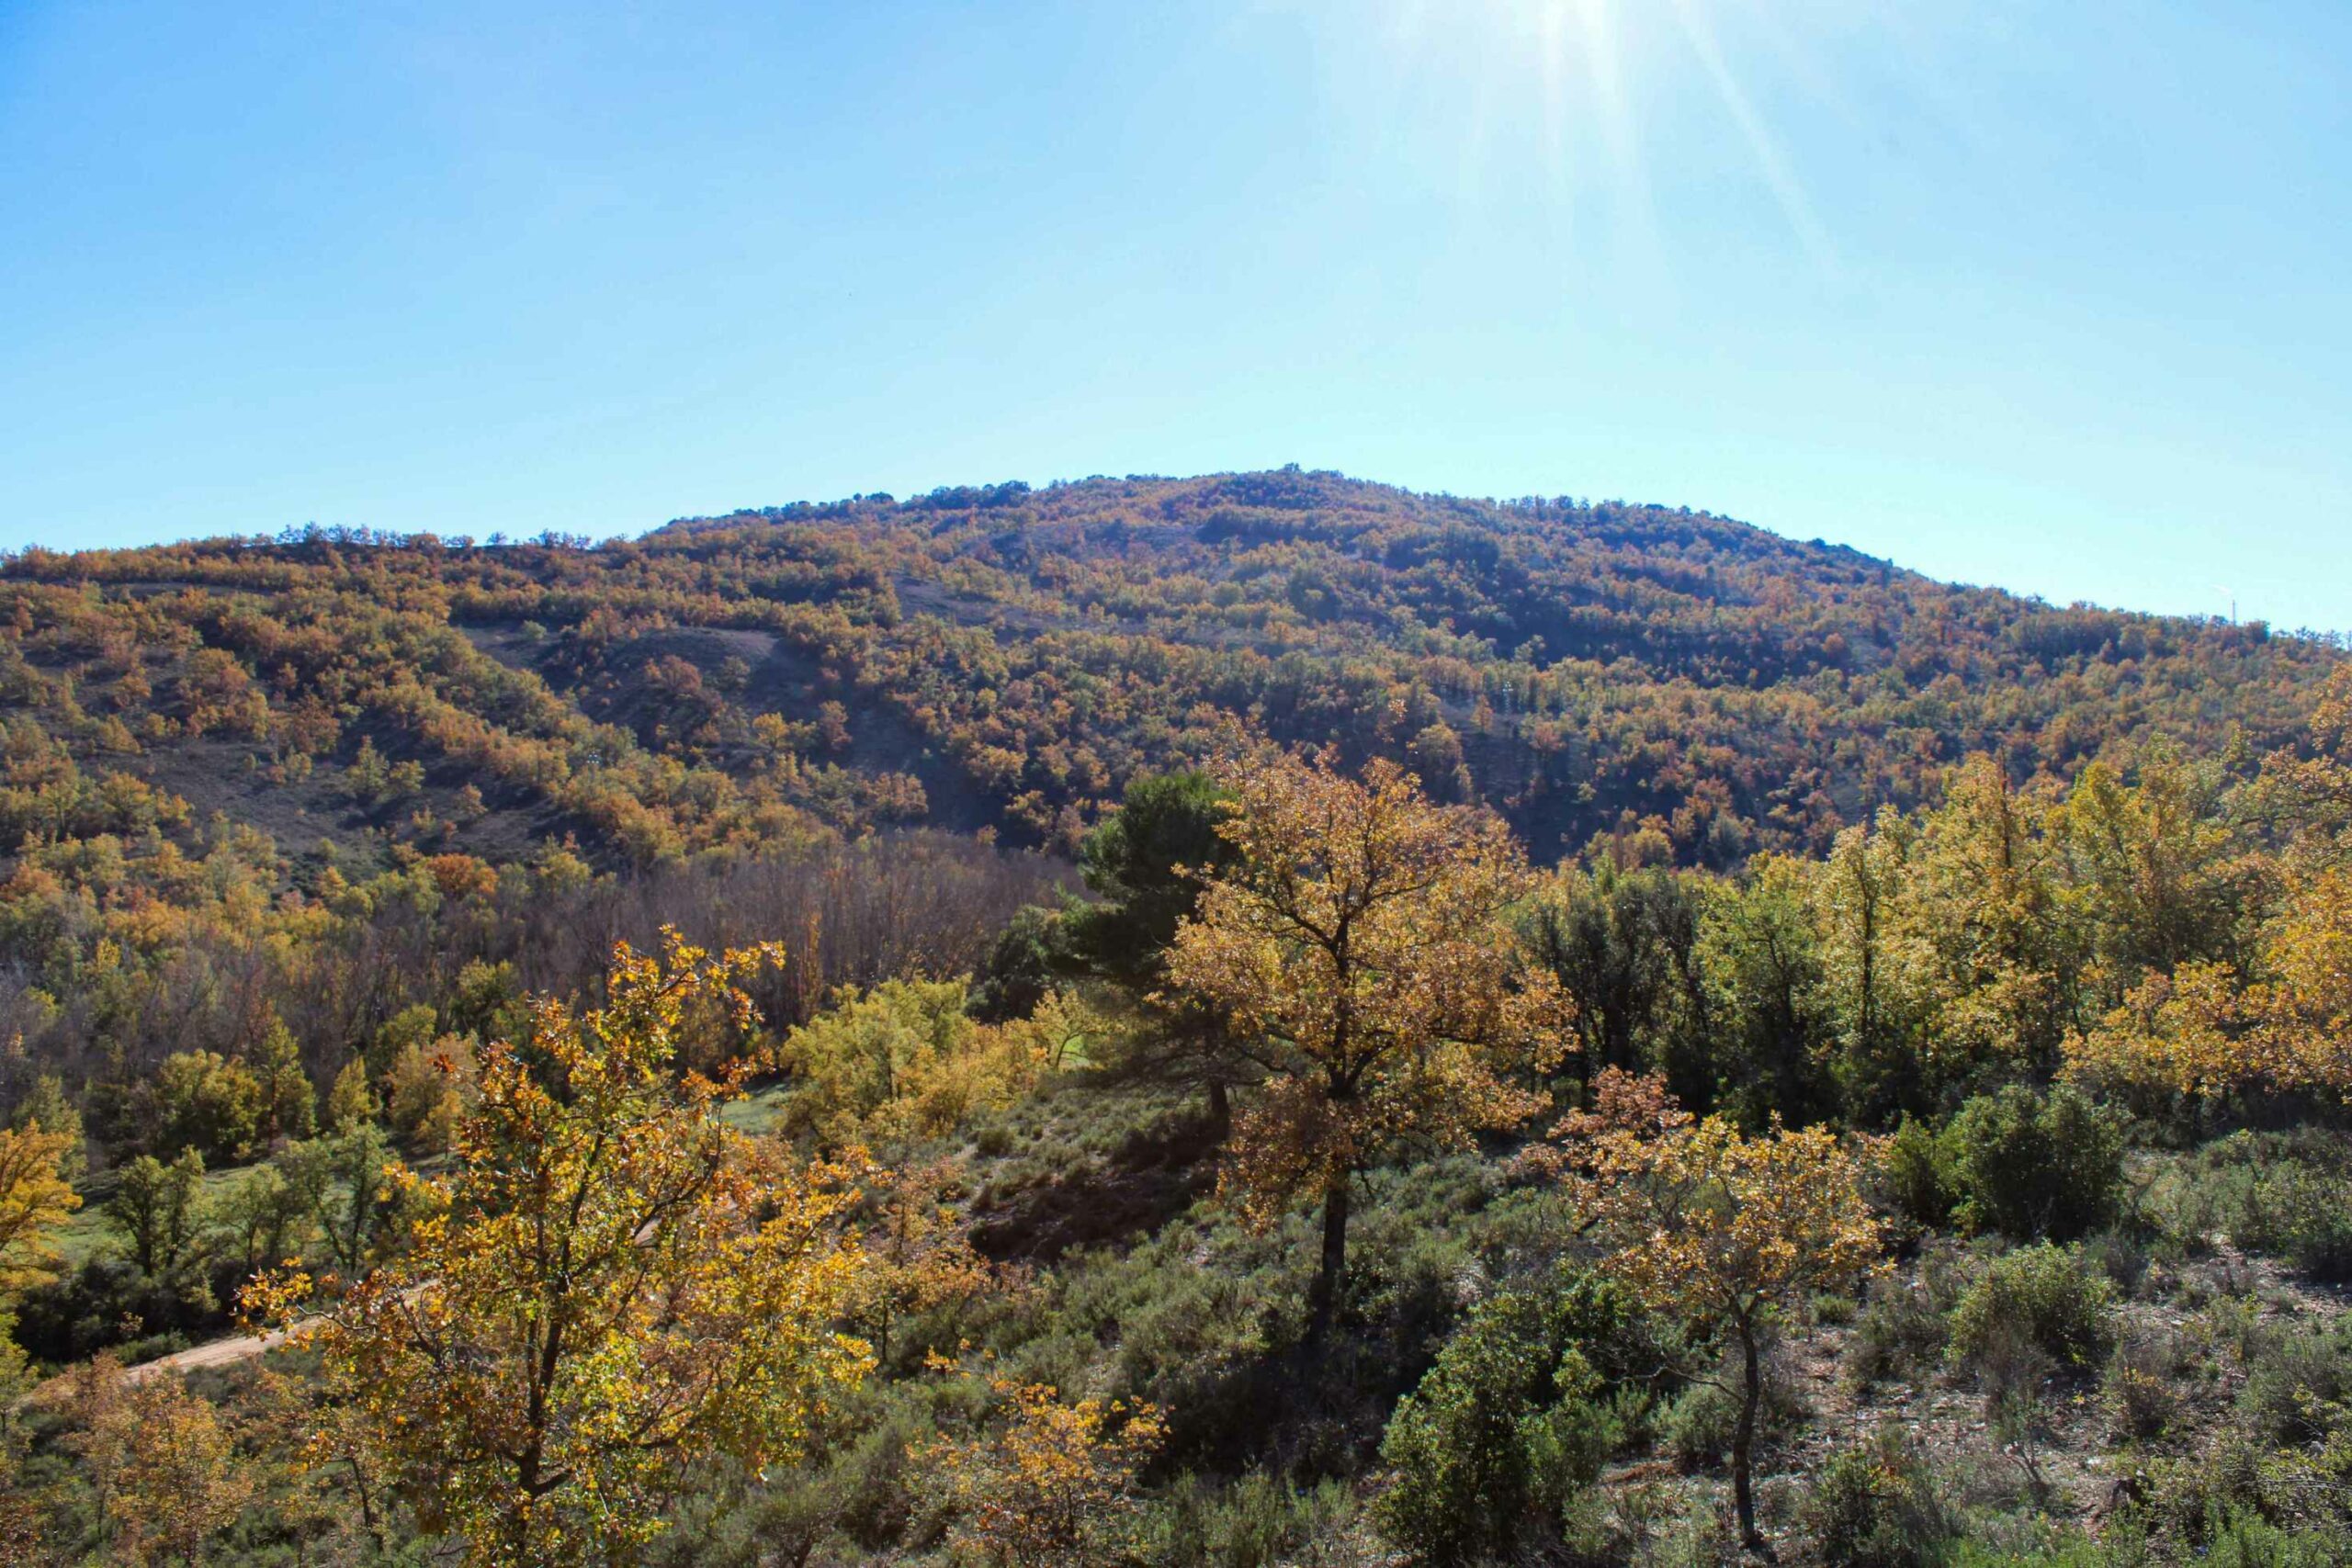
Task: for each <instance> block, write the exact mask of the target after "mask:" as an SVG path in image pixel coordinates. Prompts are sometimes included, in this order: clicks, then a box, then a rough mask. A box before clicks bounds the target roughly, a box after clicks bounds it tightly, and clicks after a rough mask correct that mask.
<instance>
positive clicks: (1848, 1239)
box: [1561, 1069, 1883, 1546]
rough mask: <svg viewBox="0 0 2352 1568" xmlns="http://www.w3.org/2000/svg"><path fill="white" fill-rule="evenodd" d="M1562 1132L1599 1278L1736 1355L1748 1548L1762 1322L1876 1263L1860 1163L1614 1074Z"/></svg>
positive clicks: (1742, 1515)
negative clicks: (1596, 1238)
mask: <svg viewBox="0 0 2352 1568" xmlns="http://www.w3.org/2000/svg"><path fill="white" fill-rule="evenodd" d="M1561 1134H1562V1137H1563V1140H1564V1143H1565V1145H1566V1161H1567V1164H1568V1168H1569V1169H1570V1170H1571V1171H1572V1172H1573V1173H1574V1175H1573V1176H1572V1184H1573V1189H1574V1190H1576V1191H1577V1195H1578V1197H1579V1199H1580V1200H1581V1201H1582V1202H1583V1203H1584V1204H1585V1205H1586V1206H1587V1208H1588V1210H1589V1212H1590V1213H1591V1214H1592V1215H1593V1217H1594V1219H1595V1220H1596V1222H1597V1223H1598V1225H1599V1227H1600V1230H1601V1233H1602V1234H1603V1235H1606V1236H1607V1237H1608V1238H1609V1239H1610V1242H1611V1248H1612V1249H1611V1252H1610V1254H1609V1256H1608V1258H1607V1264H1608V1267H1609V1269H1611V1272H1613V1273H1614V1274H1616V1275H1617V1276H1618V1277H1619V1278H1620V1279H1622V1280H1623V1281H1624V1282H1625V1283H1626V1285H1627V1286H1628V1287H1630V1288H1631V1289H1632V1290H1633V1291H1634V1293H1635V1294H1637V1295H1639V1296H1640V1297H1641V1298H1642V1299H1643V1300H1644V1301H1645V1302H1647V1303H1649V1304H1650V1305H1651V1306H1653V1307H1655V1308H1657V1310H1659V1311H1662V1312H1668V1313H1671V1314H1676V1315H1678V1316H1680V1317H1683V1318H1685V1319H1686V1320H1690V1321H1692V1322H1694V1323H1697V1324H1700V1325H1709V1326H1713V1327H1717V1328H1720V1329H1721V1330H1722V1331H1723V1332H1724V1334H1726V1335H1727V1336H1728V1337H1729V1338H1730V1340H1731V1342H1732V1345H1733V1346H1734V1348H1736V1350H1737V1352H1738V1356H1739V1371H1738V1376H1737V1379H1736V1382H1735V1383H1734V1384H1733V1385H1732V1386H1731V1388H1730V1392H1731V1393H1733V1394H1734V1395H1735V1397H1736V1398H1737V1400H1738V1401H1739V1417H1738V1422H1737V1425H1736V1427H1735V1428H1734V1431H1733V1436H1732V1490H1733V1495H1734V1498H1735V1501H1736V1506H1737V1508H1738V1513H1739V1530H1740V1538H1741V1540H1743V1541H1745V1542H1746V1543H1747V1544H1748V1545H1751V1546H1753V1545H1756V1544H1758V1542H1759V1541H1760V1540H1761V1538H1760V1537H1759V1536H1758V1533H1757V1529H1756V1499H1755V1494H1754V1490H1753V1462H1752V1461H1753V1456H1754V1452H1755V1442H1756V1424H1757V1415H1758V1409H1759V1407H1760V1405H1761V1404H1762V1398H1763V1378H1762V1367H1761V1359H1762V1349H1763V1344H1764V1337H1765V1334H1766V1332H1767V1330H1768V1328H1769V1326H1770V1314H1772V1313H1773V1312H1774V1311H1775V1310H1776V1309H1778V1308H1782V1307H1785V1306H1787V1305H1788V1304H1790V1303H1792V1302H1795V1301H1797V1300H1800V1299H1802V1298H1803V1297H1804V1296H1806V1295H1809V1294H1811V1293H1813V1292H1819V1291H1827V1290H1835V1289H1838V1288H1840V1287H1843V1286H1846V1285H1849V1284H1850V1283H1852V1282H1853V1281H1854V1280H1856V1279H1857V1278H1858V1277H1859V1276H1860V1275H1862V1274H1863V1273H1865V1272H1866V1271H1868V1270H1869V1269H1871V1268H1872V1267H1873V1266H1874V1265H1875V1264H1876V1263H1877V1261H1878V1259H1879V1258H1880V1255H1881V1252H1882V1250H1883V1238H1882V1235H1881V1234H1880V1225H1879V1222H1878V1219H1877V1217H1876V1216H1875V1215H1874V1214H1873V1213H1871V1206H1870V1202H1869V1201H1868V1199H1867V1198H1866V1197H1865V1195H1864V1192H1863V1185H1862V1182H1863V1177H1864V1175H1865V1171H1866V1160H1867V1157H1868V1156H1867V1155H1866V1154H1862V1153H1857V1152H1856V1151H1854V1150H1852V1149H1849V1148H1847V1147H1844V1146H1841V1145H1839V1143H1838V1139H1837V1138H1836V1137H1834V1136H1833V1135H1832V1134H1829V1133H1828V1132H1827V1131H1826V1130H1825V1129H1822V1128H1818V1127H1808V1128H1802V1129H1791V1128H1787V1127H1783V1126H1781V1125H1780V1124H1779V1122H1778V1121H1777V1119H1776V1120H1775V1122H1774V1123H1773V1125H1772V1126H1771V1128H1770V1130H1769V1131H1768V1132H1765V1133H1763V1134H1758V1135H1756V1136H1753V1137H1751V1136H1748V1135H1746V1134H1742V1133H1741V1131H1740V1130H1739V1128H1738V1126H1737V1125H1736V1124H1735V1123H1734V1122H1731V1121H1729V1120H1727V1119H1726V1118H1724V1117H1721V1116H1710V1117H1708V1118H1706V1119H1705V1120H1704V1121H1701V1122H1693V1121H1692V1120H1691V1117H1690V1115H1689V1114H1688V1113H1687V1112H1685V1111H1682V1110H1681V1109H1680V1108H1679V1106H1677V1105H1676V1104H1675V1103H1674V1101H1673V1100H1672V1098H1671V1097H1670V1096H1668V1095H1667V1094H1666V1092H1665V1089H1664V1086H1663V1085H1661V1084H1660V1083H1659V1082H1658V1081H1657V1079H1655V1078H1647V1079H1645V1078H1635V1077H1632V1076H1630V1075H1627V1074H1623V1073H1619V1072H1616V1071H1614V1070H1613V1069H1612V1070H1611V1072H1609V1073H1605V1074H1603V1075H1602V1077H1601V1078H1600V1080H1599V1081H1598V1082H1597V1084H1596V1097H1595V1107H1594V1109H1593V1110H1592V1111H1589V1112H1582V1113H1579V1114H1577V1115H1575V1116H1571V1117H1570V1118H1568V1120H1567V1121H1566V1122H1564V1123H1563V1125H1562V1128H1561Z"/></svg>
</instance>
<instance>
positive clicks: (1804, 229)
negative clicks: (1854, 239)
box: [1670, 0, 1840, 276]
mask: <svg viewBox="0 0 2352 1568" xmlns="http://www.w3.org/2000/svg"><path fill="white" fill-rule="evenodd" d="M1670 9H1671V10H1672V11H1673V13H1674V19H1675V23H1676V25H1677V26H1678V27H1679V28H1680V29H1681V32H1682V36H1683V39H1684V40H1685V41H1686V42H1688V43H1689V44H1690V46H1691V52H1692V53H1693V54H1695V55H1696V56H1697V57H1698V60H1699V63H1700V64H1701V65H1702V66H1703V67H1704V68H1705V69H1706V73H1707V75H1708V77H1709V78H1710V79H1711V80H1712V81H1713V84H1714V87H1715V92H1716V94H1717V96H1720V97H1721V98H1722V99H1723V104H1724V111H1725V112H1726V113H1728V114H1729V115H1730V116H1731V117H1732V119H1733V121H1734V122H1735V123H1736V124H1737V125H1738V127H1739V131H1740V134H1741V135H1742V136H1744V137H1746V138H1747V147H1748V151H1749V152H1751V153H1752V154H1753V155H1754V156H1755V159H1756V165H1757V169H1758V172H1759V173H1761V174H1762V175H1763V176H1764V183H1765V185H1766V186H1769V187H1770V190H1771V192H1772V195H1773V197H1774V199H1776V200H1777V201H1779V202H1780V204H1781V213H1782V215H1783V216H1785V217H1786V218H1787V219H1788V220H1789V227H1790V228H1791V229H1792V230H1794V231H1795V232H1796V236H1797V238H1798V240H1799V241H1800V242H1802V243H1804V247H1805V249H1806V250H1807V251H1809V252H1810V253H1812V255H1813V258H1814V261H1815V265H1818V266H1820V267H1821V268H1822V270H1824V271H1825V272H1827V273H1829V274H1831V275H1833V276H1835V275H1836V274H1838V272H1839V270H1840V268H1839V266H1838V253H1837V250H1836V248H1835V247H1834V246H1832V245H1831V244H1830V243H1829V233H1828V231H1826V229H1824V228H1823V227H1822V225H1821V220H1819V219H1818V218H1816V217H1815V215H1814V211H1813V204H1812V202H1811V201H1810V200H1808V199H1807V198H1806V197H1805V193H1804V186H1803V184H1801V183H1800V182H1799V181H1798V179H1797V176H1796V172H1795V171H1794V170H1793V169H1792V168H1791V167H1790V166H1789V161H1788V159H1787V158H1786V157H1785V156H1784V155H1783V154H1782V153H1781V146H1780V142H1779V141H1777V140H1775V139H1774V137H1773V135H1772V132H1771V129H1770V127H1769V126H1767V125H1766V124H1765V123H1764V118H1763V116H1761V115H1759V114H1758V113H1757V112H1756V106H1755V105H1754V104H1752V103H1750V102H1749V101H1748V97H1747V90H1746V89H1745V88H1743V87H1742V86H1741V85H1739V78H1738V77H1737V76H1736V75H1735V74H1733V73H1732V69H1731V65H1730V62H1727V61H1726V60H1724V52H1723V49H1722V47H1721V45H1720V44H1719V43H1718V42H1717V40H1716V38H1715V31H1714V27H1713V23H1712V22H1710V21H1709V20H1708V17H1707V15H1706V13H1705V11H1704V10H1702V8H1701V7H1700V6H1698V5H1697V4H1696V3H1695V0H1671V6H1670Z"/></svg>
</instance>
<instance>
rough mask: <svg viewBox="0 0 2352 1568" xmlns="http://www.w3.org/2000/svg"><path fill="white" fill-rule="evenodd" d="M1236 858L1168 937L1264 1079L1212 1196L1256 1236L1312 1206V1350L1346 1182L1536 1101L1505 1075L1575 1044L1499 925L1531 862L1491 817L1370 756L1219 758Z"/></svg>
mask: <svg viewBox="0 0 2352 1568" xmlns="http://www.w3.org/2000/svg"><path fill="white" fill-rule="evenodd" d="M1225 783H1226V785H1227V789H1228V790H1229V791H1230V792H1231V795H1232V805H1231V807H1230V808H1229V811H1228V815H1227V819H1226V821H1225V822H1224V824H1223V825H1222V829H1221V831H1222V832H1223V833H1224V835H1225V837H1226V838H1227V840H1228V841H1229V842H1230V843H1231V844H1232V846H1233V849H1234V852H1235V855H1234V863H1233V864H1232V865H1231V867H1230V868H1229V869H1227V871H1225V872H1224V873H1222V874H1219V875H1217V876H1216V877H1215V878H1213V879H1211V880H1210V882H1209V883H1208V886H1206V888H1205V889H1204V891H1203V892H1202V894H1201V897H1200V902H1199V905H1198V908H1197V910H1196V912H1195V913H1194V914H1193V916H1192V917H1190V918H1188V919H1185V920H1184V921H1183V922H1182V924H1181V925H1180V926H1179V927H1178V928H1177V932H1176V939H1175V943H1174V945H1173V947H1172V948H1171V949H1170V953H1169V957H1168V978H1169V983H1170V987H1172V988H1174V989H1176V990H1178V991H1181V992H1184V993H1189V994H1191V995H1192V996H1194V997H1197V998H1202V999H1203V1000H1204V1001H1206V1002H1207V1003H1209V1004H1211V1005H1213V1006H1214V1007H1216V1009H1217V1010H1219V1011H1220V1012H1221V1013H1223V1014H1224V1015H1225V1017H1226V1018H1227V1020H1228V1021H1229V1022H1230V1026H1231V1028H1232V1030H1233V1031H1234V1033H1235V1037H1236V1038H1237V1039H1238V1040H1239V1041H1241V1042H1243V1043H1245V1045H1246V1046H1247V1048H1249V1049H1250V1050H1251V1051H1252V1053H1253V1055H1256V1056H1257V1057H1258V1059H1259V1062H1260V1065H1261V1067H1262V1068H1263V1070H1264V1073H1265V1075H1266V1076H1265V1081H1264V1084H1263V1086H1262V1088H1261V1090H1260V1092H1259V1093H1258V1094H1257V1096H1256V1097H1255V1099H1254V1102H1253V1103H1251V1104H1250V1106H1249V1107H1248V1109H1247V1110H1246V1111H1244V1112H1243V1113H1242V1115H1241V1116H1240V1118H1239V1119H1238V1122H1237V1124H1236V1127H1235V1133H1234V1139H1233V1144H1232V1147H1231V1150H1230V1156H1229V1159H1228V1162H1227V1168H1226V1170H1225V1173H1224V1178H1223V1180H1224V1183H1225V1185H1226V1188H1227V1190H1228V1192H1230V1193H1231V1194H1233V1195H1235V1196H1237V1197H1238V1199H1239V1201H1240V1202H1241V1205H1242V1208H1243V1212H1244V1213H1245V1214H1247V1215H1248V1216H1249V1217H1250V1218H1251V1219H1252V1220H1253V1221H1255V1222H1257V1223H1260V1224H1271V1223H1272V1222H1273V1221H1274V1220H1275V1219H1276V1218H1277V1217H1279V1216H1280V1215H1281V1214H1283V1213H1286V1212H1288V1211H1289V1210H1290V1209H1291V1208H1293V1207H1294V1206H1295V1204H1297V1203H1298V1202H1300V1201H1303V1200H1304V1201H1316V1202H1319V1203H1320V1204H1321V1205H1322V1210H1323V1245H1322V1253H1321V1258H1320V1262H1319V1265H1318V1268H1317V1273H1316V1277H1315V1283H1314V1287H1313V1291H1312V1293H1311V1295H1310V1297H1309V1301H1308V1308H1309V1311H1308V1319H1309V1321H1308V1330H1307V1336H1308V1339H1309V1342H1310V1343H1312V1342H1317V1341H1319V1340H1320V1339H1321V1337H1322V1336H1323V1334H1324V1333H1325V1331H1326V1330H1327V1329H1328V1328H1329V1324H1330V1319H1331V1313H1332V1307H1333V1303H1334V1302H1335V1300H1336V1298H1337V1293H1338V1291H1339V1287H1340V1282H1341V1280H1342V1278H1343V1277H1344V1275H1345V1272H1346V1268H1347V1240H1348V1209H1349V1201H1350V1184H1351V1182H1352V1181H1353V1180H1354V1179H1356V1177H1357V1176H1358V1175H1359V1174H1360V1173H1362V1172H1364V1171H1366V1170H1369V1169H1371V1168H1374V1167H1375V1166H1376V1165H1378V1164H1379V1163H1381V1162H1382V1161H1384V1160H1386V1159H1389V1158H1391V1157H1393V1156H1396V1155H1397V1154H1398V1153H1399V1152H1400V1151H1403V1150H1406V1149H1408V1148H1412V1147H1417V1146H1418V1147H1421V1148H1442V1147H1449V1146H1459V1145H1463V1144H1464V1143H1466V1142H1467V1141H1468V1140H1469V1139H1470V1137H1471V1136H1472V1135H1473V1134H1476V1133H1477V1132H1479V1131H1481V1130H1483V1129H1490V1128H1500V1127H1508V1126H1511V1125H1514V1124H1516V1123H1518V1122H1522V1121H1524V1120H1525V1119H1526V1118H1527V1117H1528V1116H1530V1115H1532V1114H1533V1113H1534V1111H1536V1109H1537V1108H1538V1107H1539V1105H1540V1104H1541V1103H1542V1101H1541V1100H1540V1099H1539V1098H1538V1097H1537V1096H1536V1095H1535V1094H1534V1093H1532V1091H1531V1090H1530V1089H1526V1088H1525V1087H1522V1086H1521V1084H1515V1083H1514V1082H1512V1081H1511V1079H1512V1075H1513V1073H1514V1070H1515V1069H1517V1068H1520V1067H1521V1066H1532V1065H1535V1064H1537V1063H1539V1062H1540V1063H1548V1061H1549V1059H1551V1058H1552V1057H1554V1056H1555V1055H1557V1054H1558V1053H1559V1052H1561V1051H1563V1050H1565V1049H1566V1048H1567V1046H1568V1044H1569V1043H1568V1041H1567V1040H1566V1037H1565V1030H1566V1025H1567V1022H1568V1012H1569V1009H1568V1005H1567V1002H1566V998H1565V995H1564V993H1563V992H1562V991H1561V989H1560V987H1559V985H1558V982H1557V981H1556V980H1555V978H1554V977H1553V976H1552V975H1551V974H1550V972H1549V971H1547V970H1544V969H1542V968H1540V967H1538V966H1536V965H1533V964H1530V963H1528V962H1527V960H1526V956H1525V954H1524V953H1523V950H1522V948H1521V944H1520V942H1519V941H1518V938H1517V934H1516V932H1515V931H1514V930H1513V929H1512V925H1511V922H1510V919H1508V911H1509V909H1510V906H1511V904H1512V902H1513V901H1514V900H1515V899H1517V898H1519V897H1521V896H1522V895H1523V894H1524V893H1525V892H1526V891H1527V890H1528V888H1529V886H1530V883H1531V878H1530V875H1529V872H1528V868H1527V863H1526V860H1525V858H1524V857H1523V856H1522V855H1521V852H1520V849H1519V845H1518V844H1517V842H1516V841H1515V840H1513V839H1512V837H1511V835H1510V829H1508V828H1506V827H1505V826H1504V825H1503V823H1502V821H1501V820H1500V819H1499V818H1496V817H1494V816H1493V815H1491V814H1489V813H1487V812H1482V811H1476V810H1472V809H1469V808H1466V807H1441V806H1436V805H1433V804H1431V803H1430V800H1429V799H1428V798H1427V797H1426V796H1424V795H1422V794H1421V792H1420V788H1419V784H1418V782H1417V781H1416V780H1415V779H1414V777H1413V775H1412V774H1410V773H1406V772H1405V771H1404V770H1402V769H1401V768H1398V767H1397V766H1395V765H1394V764H1392V763H1388V762H1385V761H1374V763H1372V764H1371V765H1370V766H1369V767H1368V768H1367V769H1366V770H1365V772H1364V774H1363V778H1362V779H1361V780H1357V779H1351V778H1349V777H1347V776H1346V775H1345V774H1343V773H1341V772H1340V769H1339V767H1338V765H1337V764H1336V762H1335V761H1333V760H1332V759H1331V758H1330V757H1329V756H1324V757H1319V758H1317V759H1314V760H1312V761H1309V760H1306V759H1304V758H1300V757H1295V756H1289V755H1283V754H1279V753H1267V754H1261V755H1257V756H1253V757H1250V758H1247V759H1243V760H1240V761H1235V762H1233V763H1231V764H1230V765H1229V766H1228V767H1227V770H1226V779H1225Z"/></svg>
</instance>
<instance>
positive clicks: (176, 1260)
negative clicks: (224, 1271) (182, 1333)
mask: <svg viewBox="0 0 2352 1568" xmlns="http://www.w3.org/2000/svg"><path fill="white" fill-rule="evenodd" d="M203 1186H204V1156H202V1155H201V1154H199V1153H198V1152H197V1151H196V1150H195V1149H192V1148H189V1149H183V1150H181V1151H180V1155H179V1157H178V1158H177V1159H175V1160H174V1161H172V1162H171V1163H170V1164H169V1165H166V1164H164V1162H163V1161H162V1160H159V1159H157V1158H156V1157H155V1156H153V1155H141V1156H139V1157H138V1158H137V1159H134V1160H132V1161H131V1162H130V1164H128V1165H126V1166H124V1167H123V1168H122V1171H121V1175H120V1178H119V1181H118V1183H117V1185H116V1187H115V1193H114V1196H113V1197H112V1198H110V1199H108V1200H107V1218H108V1219H110V1220H112V1221H113V1222H114V1224H115V1225H116V1227H117V1228H118V1229H119V1230H120V1231H121V1233H122V1236H123V1240H124V1242H125V1243H126V1245H128V1247H130V1259H131V1261H132V1262H133V1263H135V1264H137V1265H138V1267H139V1270H140V1272H141V1273H142V1274H146V1275H148V1276H149V1277H151V1278H153V1279H159V1280H162V1279H171V1278H174V1277H175V1276H177V1275H178V1274H179V1272H180V1271H181V1270H182V1269H184V1268H185V1267H186V1266H187V1264H188V1263H189V1262H190V1261H191V1260H192V1257H193V1253H194V1249H195V1247H196V1243H197V1239H198V1230H197V1197H198V1193H199V1192H200V1191H201V1190H203Z"/></svg>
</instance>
